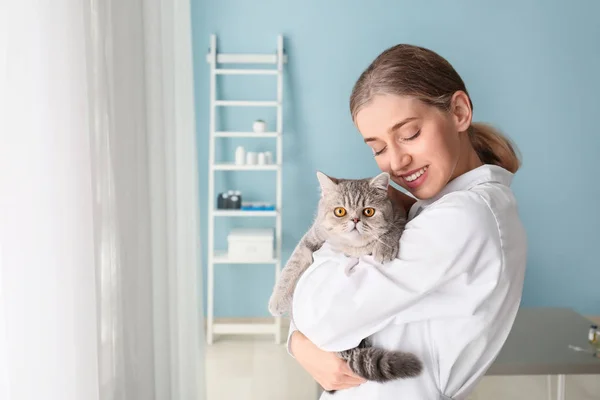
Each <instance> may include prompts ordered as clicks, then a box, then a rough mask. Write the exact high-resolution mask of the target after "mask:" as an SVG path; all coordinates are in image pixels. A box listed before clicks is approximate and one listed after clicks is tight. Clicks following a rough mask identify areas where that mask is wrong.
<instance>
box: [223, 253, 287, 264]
mask: <svg viewBox="0 0 600 400" xmlns="http://www.w3.org/2000/svg"><path fill="white" fill-rule="evenodd" d="M213 262H214V263H215V264H276V263H277V262H279V260H278V259H277V258H271V259H268V260H260V261H254V260H247V261H243V260H241V261H240V260H231V259H230V258H229V257H228V256H227V251H223V250H220V251H215V253H214V255H213Z"/></svg>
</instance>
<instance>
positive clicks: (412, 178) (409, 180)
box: [404, 167, 427, 182]
mask: <svg viewBox="0 0 600 400" xmlns="http://www.w3.org/2000/svg"><path fill="white" fill-rule="evenodd" d="M425 171H427V167H423V168H421V169H420V170H418V171H417V172H415V173H414V174H412V175H409V176H405V177H404V180H405V181H406V182H412V181H414V180H415V179H417V178H418V177H420V176H421V175H423V174H424V173H425Z"/></svg>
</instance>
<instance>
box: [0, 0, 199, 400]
mask: <svg viewBox="0 0 600 400" xmlns="http://www.w3.org/2000/svg"><path fill="white" fill-rule="evenodd" d="M150 3H154V4H150ZM0 4H1V6H2V9H1V10H0V18H1V19H2V21H0V88H1V89H0V138H1V139H0V141H1V142H2V146H0V182H1V185H0V213H1V214H0V216H1V218H0V220H1V223H0V247H2V248H3V253H2V254H1V255H0V269H1V272H0V275H2V281H1V282H0V296H2V299H1V301H0V309H1V310H2V311H1V312H0V321H3V322H5V324H4V325H3V327H4V328H5V329H2V327H0V330H2V333H0V341H2V342H1V343H0V351H1V350H2V349H5V350H6V351H7V353H6V354H4V355H3V356H0V385H3V386H0V398H1V399H2V400H30V399H48V400H82V399H85V400H95V399H100V398H101V399H102V400H121V399H124V398H127V399H129V398H131V399H134V398H135V399H137V398H143V399H148V400H152V399H154V398H160V399H165V400H167V399H180V398H193V399H202V398H204V396H203V395H204V393H203V392H200V391H199V390H198V389H199V386H200V385H199V384H198V382H199V381H202V378H203V376H204V373H203V372H204V369H203V366H204V364H203V363H202V362H201V358H200V356H199V352H198V351H197V350H198V338H199V337H200V338H201V335H202V332H201V331H199V329H198V318H197V315H196V314H195V313H197V310H198V309H202V307H201V304H200V308H198V305H199V304H198V302H197V301H196V300H197V298H196V296H197V295H198V294H199V292H198V291H197V288H196V287H195V285H197V284H199V282H198V280H197V279H196V276H195V273H196V270H197V267H198V265H197V262H195V258H194V251H195V249H196V247H197V246H198V241H197V236H195V232H194V231H193V229H186V227H191V228H194V227H195V226H197V220H196V218H195V217H196V214H195V213H196V212H197V206H196V204H197V203H196V198H194V193H191V194H190V193H186V190H194V184H195V182H196V181H197V179H196V178H195V177H193V176H192V175H188V176H189V177H190V179H191V181H189V182H188V181H186V179H185V174H193V173H194V171H196V164H195V162H193V160H191V159H190V152H191V151H192V150H193V149H195V144H194V143H193V141H192V142H190V140H189V139H190V138H193V135H194V129H193V126H191V125H190V121H191V122H193V105H192V104H191V103H190V102H189V100H191V96H190V95H191V94H192V90H193V85H192V83H191V80H190V79H191V58H190V54H191V50H190V48H191V46H190V40H189V36H190V35H189V20H190V18H189V5H188V4H187V3H186V2H185V1H179V0H147V1H144V2H142V1H139V0H134V1H128V2H121V1H116V0H114V1H102V2H99V1H84V2H78V1H73V0H57V1H53V2H38V1H30V0H20V1H15V2H8V1H7V2H1V3H0ZM5 6H7V7H8V9H7V8H6V7H5ZM86 6H91V7H93V9H94V16H93V18H96V17H101V16H104V17H109V18H107V19H104V20H96V21H95V22H96V24H95V25H93V26H95V27H98V28H99V29H101V31H98V32H96V33H97V34H98V35H97V36H96V39H99V40H102V41H106V42H104V43H105V44H106V47H104V48H103V49H102V50H103V52H101V54H102V55H103V56H105V57H108V59H104V60H101V61H100V62H104V63H103V64H102V67H103V68H104V69H103V71H104V72H106V74H107V77H108V78H109V82H112V83H114V82H113V81H112V79H114V80H118V81H119V82H120V83H121V84H120V85H115V86H111V85H108V87H107V86H103V83H102V80H101V79H99V80H97V81H96V80H95V81H94V83H92V82H90V81H89V80H88V79H87V77H86V74H87V73H88V72H89V73H91V74H93V73H94V72H93V71H94V66H95V65H96V64H94V63H95V61H93V57H94V56H93V54H96V55H98V54H99V53H94V52H93V51H92V50H91V48H87V50H89V53H87V54H86V42H85V40H86V33H87V32H86V27H90V26H91V25H86V24H88V23H90V13H89V9H87V10H86V8H85V7H86ZM107 8H108V9H110V11H111V14H110V15H108V14H102V13H103V12H105V11H106V10H107ZM4 19H6V22H5V21H4ZM142 19H144V24H142ZM159 27H160V29H159ZM144 28H145V29H146V30H147V32H146V33H147V35H146V36H144V34H143V33H144V31H143V30H144ZM3 32H8V33H10V47H8V48H6V47H4V45H5V44H6V42H4V41H3V40H4V38H5V36H4V35H3V34H2V33H3ZM169 35H170V36H169ZM112 38H114V40H112ZM144 46H146V47H144ZM113 51H114V52H116V53H118V55H119V57H117V58H113V59H110V57H111V55H113ZM161 51H164V52H165V54H164V55H162V56H159V57H153V56H156V55H157V54H158V53H160V52H161ZM186 54H187V57H186V56H185V55H186ZM86 55H87V56H88V57H90V56H92V58H88V59H86ZM146 55H148V56H149V59H148V62H147V63H146V62H145V61H146V60H145V59H144V56H146ZM170 55H173V57H174V59H173V58H171V57H170ZM115 59H116V62H114V63H113V62H111V61H115ZM157 60H159V61H157ZM7 61H8V62H7ZM96 61H97V60H96ZM169 63H172V64H174V65H176V67H173V69H171V70H169ZM96 66H97V65H96ZM175 68H176V71H175ZM96 77H99V75H96ZM144 79H146V80H147V82H150V85H147V86H146V87H145V89H146V90H147V91H146V92H143V91H141V88H142V87H143V82H144ZM104 83H106V82H104ZM96 84H97V85H98V86H95V85H96ZM98 88H104V89H107V91H105V92H104V95H103V96H100V95H98V93H97V92H96V91H95V90H96V89H98ZM163 89H164V90H165V92H167V93H168V95H170V94H173V95H174V98H175V99H177V100H178V101H176V102H175V101H174V100H173V98H170V97H168V96H167V99H166V100H165V101H164V102H163V101H162V100H163V99H161V101H157V96H162V90H163ZM109 95H110V96H109ZM146 96H147V97H146ZM146 98H147V99H149V100H148V101H149V103H148V104H144V103H143V100H144V99H146ZM88 101H90V103H88ZM102 102H105V103H104V104H103V105H104V106H106V107H104V108H103V107H100V106H99V105H100V104H102ZM174 103H176V104H174ZM156 104H159V105H160V107H156V108H155V107H153V106H154V105H156ZM146 106H147V107H148V110H150V111H151V113H148V115H146ZM96 107H98V108H96ZM163 107H164V108H163ZM94 110H95V111H98V112H100V113H101V114H102V115H101V118H102V122H104V123H107V124H108V125H110V126H111V127H112V128H115V129H116V130H117V131H118V133H119V134H118V135H117V137H116V138H114V137H113V138H114V139H115V140H114V141H113V142H111V149H112V151H113V153H111V156H112V157H111V158H110V162H111V163H113V164H112V165H113V166H114V168H115V171H116V173H115V176H116V179H115V184H116V185H115V187H116V188H117V191H116V192H115V193H119V195H120V194H123V191H122V190H121V189H123V186H128V185H129V186H128V189H130V190H131V192H127V193H126V194H127V196H125V197H123V196H120V197H119V198H118V199H117V201H119V207H120V210H121V212H123V213H125V214H126V218H124V220H121V221H120V228H121V230H120V234H121V235H120V240H121V241H120V244H122V245H124V247H121V249H126V251H124V254H123V258H122V260H123V262H124V265H126V266H127V270H126V271H124V274H123V279H124V281H125V282H127V284H128V289H129V290H128V291H126V292H121V293H120V294H118V296H121V297H119V299H118V300H119V303H115V302H113V303H110V304H109V306H110V307H113V306H118V307H121V306H122V307H123V309H124V315H125V317H126V320H127V322H128V325H127V327H126V328H125V329H124V330H126V332H127V335H126V336H127V337H126V338H124V339H125V340H126V341H125V345H126V346H125V347H126V350H127V351H126V352H125V353H124V354H123V353H122V352H121V349H122V348H121V349H116V350H115V351H116V352H115V353H114V355H116V356H117V357H121V356H122V357H124V359H125V362H126V364H125V365H123V363H119V360H118V359H117V358H113V359H107V358H106V355H107V352H106V351H108V352H110V348H108V347H104V346H102V345H100V346H99V343H101V341H103V343H108V342H109V340H110V336H111V335H116V336H118V335H121V338H123V335H122V331H121V332H118V331H115V330H111V329H105V330H100V329H99V325H100V324H102V321H103V319H102V317H101V315H102V314H97V311H98V310H100V312H102V310H104V311H107V314H104V315H105V316H111V315H112V316H115V315H116V314H115V313H110V312H108V311H110V309H108V308H104V309H103V308H102V306H101V305H99V304H98V302H97V301H96V299H97V296H98V295H99V294H100V292H97V288H98V286H97V285H96V284H97V283H98V275H96V271H95V265H96V260H95V259H94V250H95V248H97V247H96V245H97V241H98V240H99V239H100V238H98V237H94V227H95V226H96V227H98V225H97V224H95V221H98V220H99V218H100V216H99V215H98V214H95V212H96V211H97V209H95V208H94V207H95V206H101V205H103V204H104V202H103V199H102V197H101V196H99V197H94V196H93V191H94V190H96V189H98V188H97V186H96V183H97V181H95V178H94V175H93V174H92V168H91V167H92V166H94V165H97V164H95V163H94V160H92V158H91V155H90V152H92V154H95V155H97V153H95V152H94V151H95V150H97V147H95V146H97V145H98V144H97V143H94V142H93V140H92V139H91V137H92V135H91V134H90V125H92V126H96V127H99V128H106V127H107V125H104V124H102V123H100V124H98V125H94V122H99V120H92V122H91V123H90V119H89V118H93V112H94ZM107 110H109V111H107ZM157 110H161V111H165V113H162V112H157ZM167 113H171V114H168V115H167ZM190 116H192V119H191V120H190V118H189V117H190ZM146 118H147V119H146ZM165 120H167V121H169V123H168V124H167V123H164V122H165ZM175 124H176V125H177V126H176V128H174V129H171V128H173V127H172V125H175ZM167 128H168V132H177V133H182V132H187V133H188V135H187V136H186V135H178V137H177V146H180V147H175V146H171V147H170V148H169V149H170V150H172V151H173V152H175V151H176V149H179V150H182V151H181V152H180V153H178V154H177V157H176V156H175V155H170V156H169V157H170V158H171V159H173V160H175V159H177V160H178V161H177V162H178V164H177V167H178V174H177V175H176V178H177V179H178V182H179V185H178V186H177V187H176V190H173V192H168V194H166V195H165V194H164V193H165V192H166V190H164V189H165V186H166V185H164V184H163V188H162V189H163V190H162V191H160V190H159V191H158V193H159V194H161V193H162V196H163V198H162V200H157V199H156V198H155V199H154V200H156V201H157V202H159V201H163V203H162V204H161V205H162V206H164V205H165V204H167V203H171V199H172V198H174V197H175V193H177V194H178V195H179V197H178V199H177V200H174V201H173V203H174V204H177V210H178V212H177V213H175V214H170V215H166V214H167V212H166V209H163V210H161V211H160V212H159V213H158V215H161V216H162V219H163V220H166V219H167V218H169V219H173V220H177V221H178V222H176V223H175V224H174V226H176V227H177V229H176V232H177V235H178V237H184V238H189V239H188V240H189V241H188V242H186V241H184V240H180V241H177V242H176V245H177V249H174V251H173V254H174V255H175V256H176V257H177V263H175V264H167V263H164V264H160V263H154V262H153V263H150V262H148V261H149V257H148V254H149V251H150V249H149V247H150V246H149V237H148V232H149V230H150V229H148V228H149V226H148V221H149V218H148V216H149V215H148V214H149V213H148V204H147V203H148V202H147V201H144V196H145V197H146V198H147V197H148V193H149V191H148V190H149V188H148V182H147V180H146V181H145V180H144V179H147V178H144V174H143V172H142V171H143V170H144V169H145V168H149V164H148V159H147V153H146V152H147V151H148V148H149V147H150V148H152V150H151V152H152V151H153V152H154V154H156V153H157V152H161V153H162V160H163V161H164V159H165V147H164V143H161V145H163V146H161V147H160V149H159V150H158V151H157V149H155V148H153V147H152V145H153V144H156V143H155V142H152V140H150V142H151V143H147V142H145V141H144V137H143V134H144V133H145V132H154V133H156V134H158V135H160V137H164V136H165V130H166V129H167ZM15 132H18V134H15ZM190 134H191V135H190ZM167 136H168V137H169V138H170V140H172V141H173V142H174V141H175V138H174V135H167ZM105 138H106V137H105ZM95 160H96V161H98V160H100V158H97V159H95ZM102 160H103V161H106V159H105V158H103V159H102ZM191 161H192V162H191ZM150 168H151V170H152V173H153V174H154V178H156V179H157V180H160V179H161V177H162V178H164V176H165V169H166V168H165V165H164V163H163V164H153V163H150ZM173 170H174V169H173ZM182 171H184V172H183V175H184V178H183V179H181V178H182ZM185 171H187V172H185ZM96 177H97V175H96ZM190 188H191V189H190ZM115 193H113V194H115ZM183 202H188V205H189V206H192V209H186V208H184V207H183V206H182V203H183ZM159 208H160V207H157V208H156V209H155V211H156V210H158V209H159ZM171 210H173V208H171ZM156 215H157V214H155V213H153V218H154V217H156ZM183 221H185V223H182V222H183ZM157 225H160V224H157ZM157 225H153V226H154V227H156V226H157ZM163 226H164V225H163ZM170 232H171V233H174V232H173V231H170ZM166 242H167V241H163V240H162V238H161V240H159V241H158V243H159V244H160V243H166ZM171 243H175V242H174V241H173V242H171ZM189 243H192V246H191V247H190V246H188V245H189ZM175 250H176V251H175ZM152 251H153V253H152V255H153V258H154V256H156V255H158V256H160V254H165V256H166V254H167V253H166V252H165V253H161V249H160V246H158V247H156V246H152ZM105 255H107V254H105ZM108 255H110V254H108ZM116 272H123V271H115V273H116ZM156 272H164V274H165V277H166V278H168V279H164V280H160V278H162V276H155V277H154V278H156V279H152V282H155V283H156V286H155V287H152V284H151V275H152V274H154V273H156ZM169 275H170V276H169ZM104 278H106V275H104V276H103V279H104ZM136 278H137V279H136ZM9 282H10V283H9ZM132 282H134V283H132ZM167 282H172V284H173V286H174V289H176V290H171V291H170V292H168V291H166V290H167V289H165V290H164V291H162V292H160V291H159V290H156V289H159V288H162V287H161V286H160V284H164V285H165V286H166V284H167ZM200 287H201V285H200ZM105 288H106V286H105ZM152 293H154V294H156V297H154V298H152V297H151V295H152ZM161 293H162V294H164V296H163V297H161V296H160V294H161ZM190 294H191V295H192V296H191V297H190ZM171 299H174V300H176V301H173V302H171V303H170V302H169V301H170V300H171ZM105 305H106V304H105ZM153 305H154V306H156V309H155V311H156V313H154V314H153V309H152V306H153ZM186 306H187V307H186ZM162 311H165V312H164V313H163V312H162ZM152 321H154V323H155V324H156V325H155V326H156V327H157V328H158V329H161V331H160V332H159V333H158V334H156V335H154V337H153V335H152V331H153V326H152ZM0 324H2V322H0ZM103 326H104V325H103ZM181 328H183V329H181ZM153 339H154V342H153ZM161 348H170V349H172V350H173V351H170V350H168V351H165V352H159V351H157V352H153V349H158V350H160V349H161ZM165 353H166V355H165ZM4 356H5V357H4ZM107 361H108V362H107ZM113 362H114V363H113ZM107 364H108V365H109V367H111V368H113V372H114V373H115V374H116V376H117V378H118V380H119V384H118V386H117V385H114V384H113V383H114V382H111V381H110V378H109V376H110V375H107V374H104V375H101V374H100V371H99V368H106V366H107ZM2 365H3V366H4V368H5V369H4V370H2V367H1V366H2ZM154 365H156V366H161V368H157V369H156V371H157V376H156V379H154V378H155V376H154V370H153V366H154ZM3 371H4V372H3ZM159 373H160V374H159ZM100 376H102V380H100V378H99V377H100ZM3 378H4V379H3ZM3 382H4V383H7V385H10V397H8V395H7V396H4V395H5V394H7V391H6V390H4V389H6V388H7V385H4V384H3ZM154 382H156V386H155V385H154ZM123 386H124V387H125V388H126V390H127V395H126V396H124V395H123V392H122V391H119V389H120V388H122V387H123ZM3 390H4V391H3ZM155 390H156V391H155ZM155 394H156V397H155V396H154V395H155Z"/></svg>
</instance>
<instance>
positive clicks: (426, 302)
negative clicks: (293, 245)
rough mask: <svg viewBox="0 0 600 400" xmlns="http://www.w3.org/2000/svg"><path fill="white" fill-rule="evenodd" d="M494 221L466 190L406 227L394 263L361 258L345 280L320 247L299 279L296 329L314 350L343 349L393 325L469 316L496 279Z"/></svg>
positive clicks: (334, 256) (338, 263)
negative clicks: (313, 345)
mask: <svg viewBox="0 0 600 400" xmlns="http://www.w3.org/2000/svg"><path fill="white" fill-rule="evenodd" d="M500 246H501V244H500V237H499V233H498V226H497V223H496V219H495V217H494V215H493V213H492V212H491V210H490V208H489V207H488V205H487V203H486V202H485V201H484V200H483V199H482V198H481V197H480V196H479V195H478V194H475V193H472V192H455V193H451V194H448V195H446V196H445V197H443V198H442V199H440V200H438V201H437V202H435V203H433V204H432V205H430V206H429V207H428V208H426V209H425V210H424V211H422V212H421V214H420V215H419V216H417V217H415V218H413V219H412V220H411V221H410V222H409V223H408V224H407V225H406V229H405V231H404V233H403V234H402V237H401V240H400V252H399V254H398V256H397V258H396V259H395V260H393V261H391V262H389V263H386V264H384V265H381V264H378V263H376V262H375V261H374V260H373V258H372V257H371V256H364V257H362V258H361V259H360V260H359V263H358V264H357V265H356V266H355V267H354V272H353V273H351V274H350V275H349V276H348V275H347V274H346V273H345V272H344V269H345V266H346V265H347V262H348V259H347V258H346V257H345V256H344V255H342V254H339V253H337V252H334V251H332V249H331V248H330V247H329V246H328V245H327V244H326V245H325V246H323V248H322V250H319V251H317V252H315V253H314V262H313V264H312V265H311V266H310V267H309V269H308V270H307V271H306V272H305V273H304V274H303V276H302V277H301V279H300V280H299V282H298V284H297V286H296V289H295V293H294V300H293V315H294V322H295V326H296V328H297V329H298V330H299V331H300V332H302V333H303V334H304V335H305V336H306V337H307V338H308V339H309V340H311V341H312V342H313V343H314V344H316V345H317V346H318V347H319V348H321V349H323V350H328V351H342V350H346V349H350V348H353V347H355V346H357V345H358V344H359V343H360V341H361V340H362V339H363V338H365V337H368V336H370V335H372V334H373V333H375V332H378V331H379V330H381V329H383V328H384V327H385V326H387V325H388V324H392V323H407V322H413V321H417V320H427V319H431V318H436V317H450V316H462V315H464V316H468V315H471V314H472V313H473V312H474V310H475V309H476V307H477V306H478V304H480V303H481V302H483V301H484V300H485V298H486V297H487V296H488V295H489V293H490V292H491V291H493V289H494V287H495V286H496V284H497V279H498V277H499V276H500V268H501V267H502V262H501V258H502V256H501V251H500Z"/></svg>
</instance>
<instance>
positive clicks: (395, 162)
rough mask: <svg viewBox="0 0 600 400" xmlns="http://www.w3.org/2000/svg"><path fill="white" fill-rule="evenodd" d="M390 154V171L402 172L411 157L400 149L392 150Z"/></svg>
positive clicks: (410, 160)
mask: <svg viewBox="0 0 600 400" xmlns="http://www.w3.org/2000/svg"><path fill="white" fill-rule="evenodd" d="M390 155H391V159H390V169H391V172H392V173H398V174H400V173H402V172H403V171H404V170H405V169H406V167H408V166H409V165H410V163H411V162H412V157H411V156H410V155H409V154H407V153H404V152H401V151H396V152H393V154H390Z"/></svg>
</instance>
